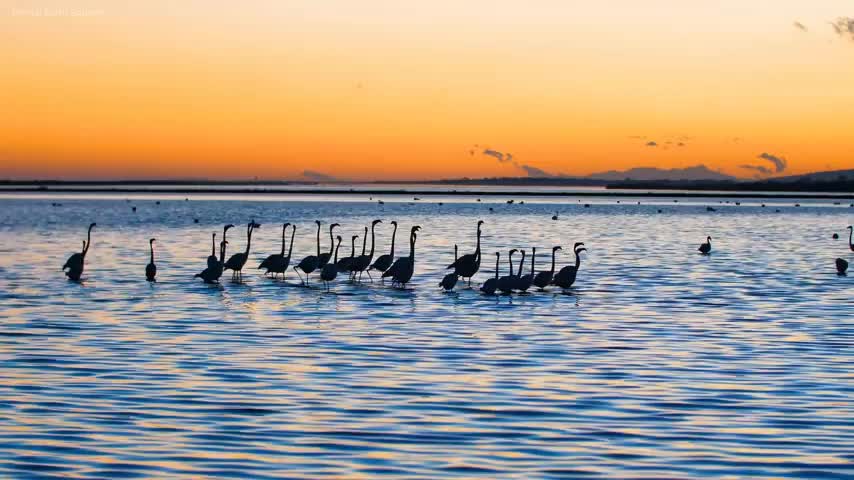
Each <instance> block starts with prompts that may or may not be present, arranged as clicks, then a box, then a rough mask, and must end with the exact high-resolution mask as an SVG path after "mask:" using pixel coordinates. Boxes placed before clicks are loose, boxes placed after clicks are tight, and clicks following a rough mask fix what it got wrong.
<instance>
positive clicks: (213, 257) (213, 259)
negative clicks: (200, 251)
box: [208, 232, 219, 268]
mask: <svg viewBox="0 0 854 480" xmlns="http://www.w3.org/2000/svg"><path fill="white" fill-rule="evenodd" d="M218 261H219V259H218V258H216V232H214V233H213V238H212V239H211V254H210V255H209V256H208V268H211V267H213V266H214V265H216V262H218Z"/></svg>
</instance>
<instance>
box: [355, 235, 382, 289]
mask: <svg viewBox="0 0 854 480" xmlns="http://www.w3.org/2000/svg"><path fill="white" fill-rule="evenodd" d="M382 222H383V221H382V220H374V221H373V222H371V253H369V254H368V255H365V252H364V251H363V252H362V255H361V256H359V257H358V258H356V260H354V261H353V267H352V271H353V272H354V275H355V272H359V281H360V282H361V281H362V272H364V271H365V270H367V268H368V267H369V266H370V265H371V260H373V259H374V247H376V245H377V241H376V235H375V234H374V228H375V227H376V226H377V224H378V223H382ZM367 239H368V233H367V232H365V242H364V243H362V245H363V248H362V250H364V245H365V244H367V243H368V242H367ZM368 278H369V279H370V280H371V283H373V282H374V279H373V277H371V272H370V271H369V272H368Z"/></svg>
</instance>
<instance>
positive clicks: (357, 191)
mask: <svg viewBox="0 0 854 480" xmlns="http://www.w3.org/2000/svg"><path fill="white" fill-rule="evenodd" d="M104 183H106V182H104ZM223 184H224V185H228V184H233V185H236V184H235V183H205V184H203V185H223ZM265 184H266V185H271V183H265ZM10 185H11V184H10V183H2V182H0V186H2V187H0V194H3V193H31V194H32V193H44V194H50V193H78V194H87V193H88V194H92V193H102V194H124V193H127V194H155V195H156V194H181V195H198V194H204V195H217V194H220V195H222V194H227V195H235V194H237V195H331V196H334V195H371V196H374V195H376V196H379V195H407V196H408V195H413V196H424V197H428V196H433V197H435V196H448V195H457V196H466V197H490V198H492V197H505V198H508V197H529V196H537V197H647V198H732V197H739V198H764V199H774V198H784V199H786V198H792V199H795V198H801V199H833V200H854V193H830V192H798V191H778V192H745V191H732V192H720V191H702V190H693V191H658V192H653V191H642V190H637V191H628V192H627V191H614V190H610V189H602V190H601V191H568V192H556V191H544V192H540V191H533V192H532V191H522V190H507V191H500V192H497V191H488V190H453V189H448V190H423V189H382V188H338V189H336V188H329V189H312V188H292V189H281V188H180V186H179V185H189V184H187V183H183V184H175V183H173V184H169V183H161V182H151V183H146V184H141V183H135V184H128V183H118V182H110V183H109V185H132V186H129V187H128V188H111V187H97V186H94V185H98V183H92V182H88V183H87V182H80V183H76V182H74V183H72V182H68V183H63V184H61V185H60V184H53V185H54V186H48V185H44V184H39V185H33V184H32V183H30V184H29V185H28V186H24V185H15V186H10ZM70 185H77V186H80V187H85V186H89V185H92V186H91V187H87V188H70V187H69V186H70ZM143 185H148V186H154V185H166V186H167V188H145V187H144V186H143ZM170 185H174V188H172V187H170ZM194 185H199V184H194ZM241 185H247V184H246V183H242V184H241ZM288 185H294V184H293V183H289V184H288ZM467 187H471V186H467ZM517 187H518V186H517ZM570 188H571V187H570ZM782 194H785V195H782Z"/></svg>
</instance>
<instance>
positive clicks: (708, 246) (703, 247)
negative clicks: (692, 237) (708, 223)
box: [697, 237, 712, 255]
mask: <svg viewBox="0 0 854 480" xmlns="http://www.w3.org/2000/svg"><path fill="white" fill-rule="evenodd" d="M697 251H698V252H700V253H702V254H703V255H708V254H709V252H711V251H712V237H706V242H705V243H701V244H700V248H698V249H697Z"/></svg>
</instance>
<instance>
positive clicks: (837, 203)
mask: <svg viewBox="0 0 854 480" xmlns="http://www.w3.org/2000/svg"><path fill="white" fill-rule="evenodd" d="M833 204H834V205H842V204H841V203H840V202H833Z"/></svg>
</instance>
